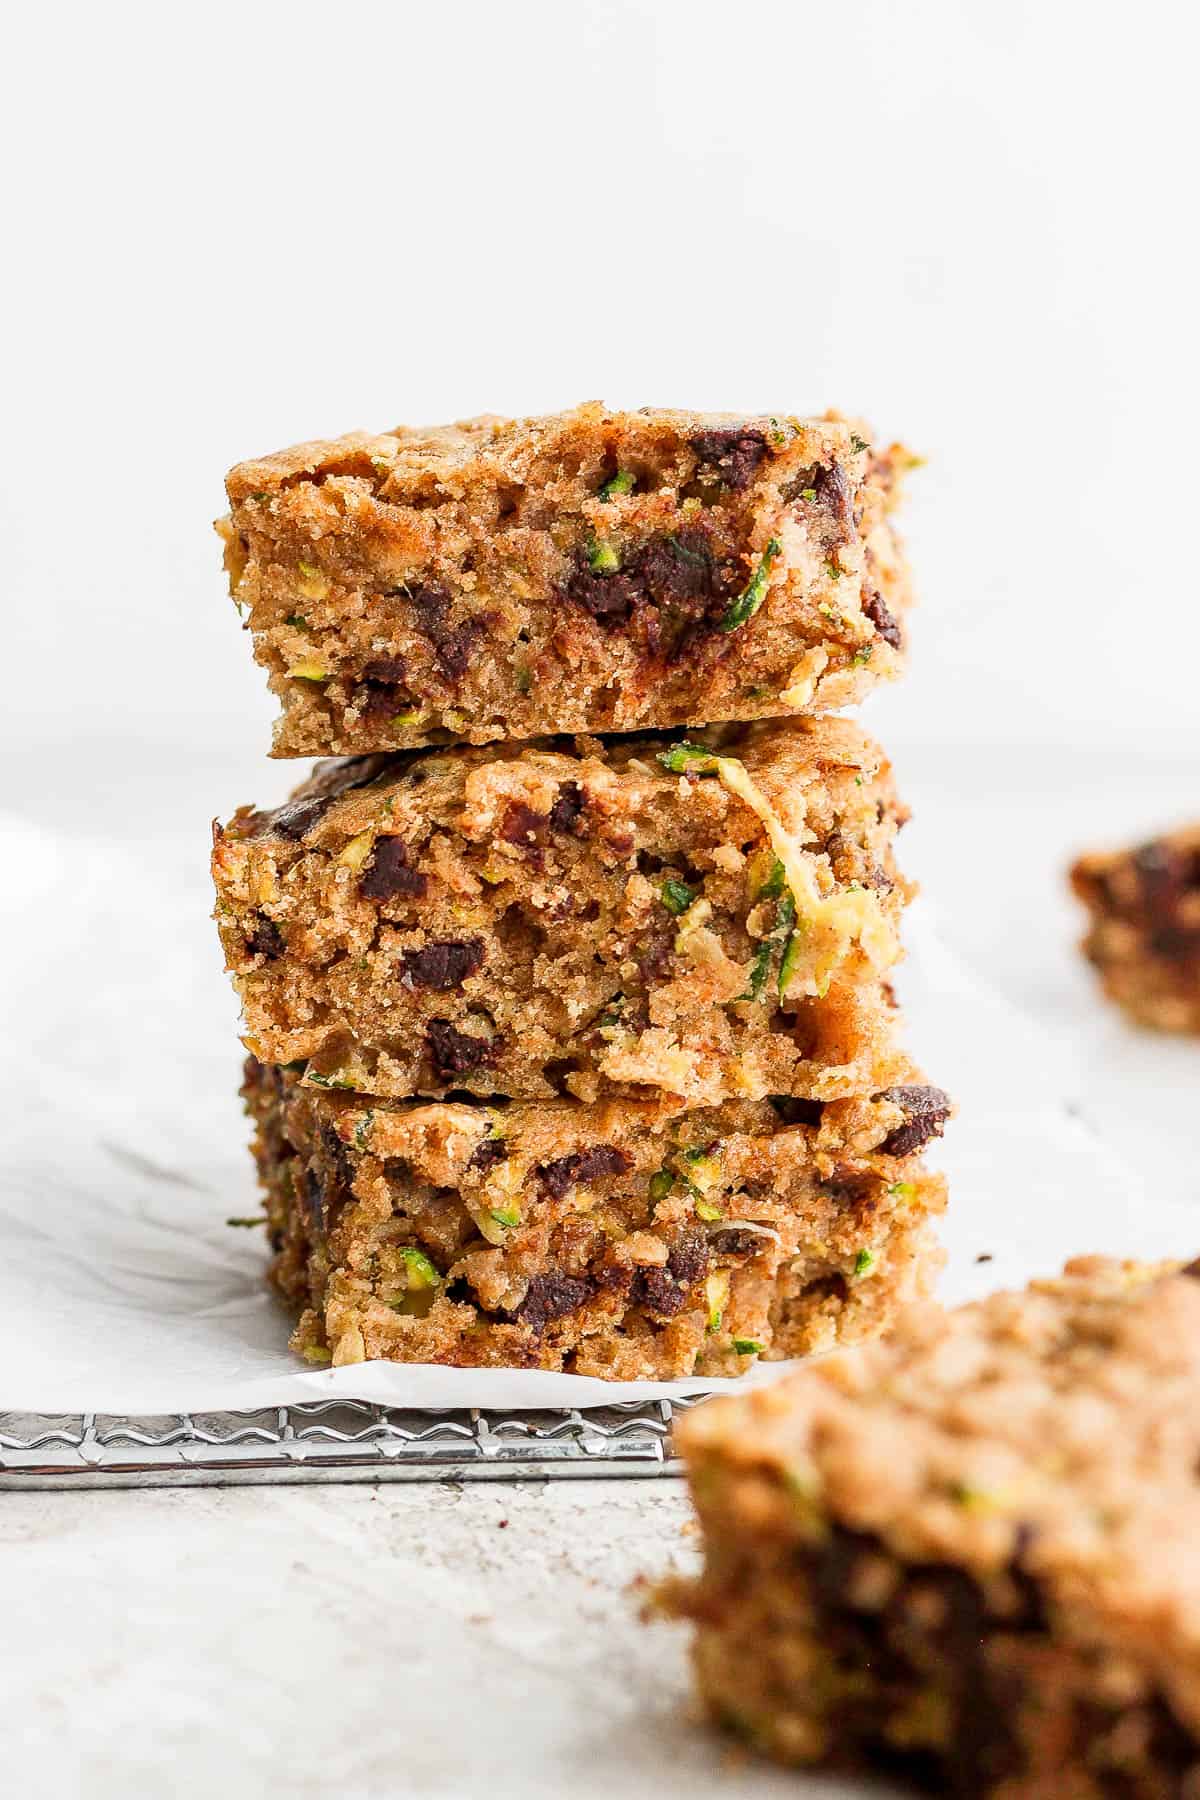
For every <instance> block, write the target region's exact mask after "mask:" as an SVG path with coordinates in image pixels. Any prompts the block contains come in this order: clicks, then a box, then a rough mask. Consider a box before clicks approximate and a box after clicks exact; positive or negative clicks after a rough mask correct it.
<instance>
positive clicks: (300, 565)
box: [218, 405, 914, 756]
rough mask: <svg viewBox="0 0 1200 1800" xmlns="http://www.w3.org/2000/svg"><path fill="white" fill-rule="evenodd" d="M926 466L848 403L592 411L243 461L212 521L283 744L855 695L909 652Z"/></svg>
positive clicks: (488, 735)
mask: <svg viewBox="0 0 1200 1800" xmlns="http://www.w3.org/2000/svg"><path fill="white" fill-rule="evenodd" d="M913 460H914V459H913V458H911V457H909V456H908V455H907V454H906V453H905V452H904V451H902V450H901V449H900V448H899V446H895V445H893V446H892V447H891V448H889V449H886V450H883V451H876V450H874V449H873V448H872V447H871V445H870V444H869V443H868V442H867V441H866V439H865V438H864V437H862V436H860V435H859V433H858V431H856V430H855V429H854V428H853V427H851V426H850V425H848V424H846V423H845V422H843V421H841V420H839V419H837V418H833V417H830V418H826V419H796V418H790V417H782V416H780V417H777V418H757V417H756V418H741V417H734V416H726V415H720V416H706V415H702V414H696V413H686V412H658V411H651V410H647V411H644V412H633V413H626V412H608V411H606V410H605V409H604V408H603V407H602V406H599V405H589V406H582V407H579V408H578V409H577V410H576V411H574V412H569V413H564V414H562V415H559V416H556V417H551V418H542V419H526V420H509V419H496V418H480V419H473V420H468V421H467V422H466V423H464V424H460V425H452V426H446V427H442V428H437V429H431V430H410V429H402V430H397V431H392V432H385V433H383V434H381V435H379V436H371V435H369V434H367V433H362V432H359V433H354V434H352V435H350V436H348V437H342V438H337V439H334V440H332V441H330V442H325V443H309V444H301V445H298V446H297V447H296V448H294V449H291V450H284V451H281V452H280V453H279V454H277V455H274V456H267V457H263V458H260V459H258V460H256V461H252V462H245V463H241V464H239V466H238V467H237V468H235V469H234V470H233V471H232V472H231V474H230V475H229V477H228V481H227V484H226V485H227V489H228V495H229V504H230V513H229V516H228V517H227V518H225V519H223V520H221V521H220V522H219V525H218V529H219V531H220V532H221V533H222V536H223V538H224V541H225V552H226V567H227V570H228V574H229V580H230V586H231V590H232V593H233V595H234V598H235V599H236V600H237V602H238V604H239V606H240V607H241V608H243V609H245V611H246V613H247V624H248V626H249V629H250V631H251V633H252V634H253V639H254V654H255V656H256V658H257V660H258V661H259V662H260V663H262V664H263V665H264V666H265V668H266V669H267V670H268V671H269V676H270V685H271V687H272V689H273V691H274V692H275V693H276V695H278V697H279V699H280V700H281V702H282V708H283V710H282V714H281V717H280V719H279V721H278V723H277V726H276V729H275V739H274V754H275V755H277V756H308V755H327V754H330V753H333V754H355V753H361V752H366V751H377V750H390V749H406V748H410V747H412V746H416V745H421V744H430V743H437V742H445V741H449V740H466V741H469V742H472V743H485V742H488V741H490V740H493V739H498V738H531V737H537V736H540V735H543V734H545V733H547V732H556V731H588V732H605V731H629V730H635V729H637V730H642V729H647V728H661V727H667V726H673V725H690V724H707V723H711V722H713V721H714V720H717V721H719V720H727V719H751V718H761V717H769V716H777V715H781V714H785V713H793V712H801V711H805V710H815V711H828V710H830V709H836V708H838V707H842V706H845V705H846V704H848V703H849V702H851V701H854V700H856V699H858V698H859V696H860V695H861V694H863V693H864V692H865V691H866V690H867V688H868V687H869V686H870V685H871V684H872V683H874V682H875V681H877V680H879V679H881V678H886V677H889V676H892V675H895V674H896V673H897V672H898V671H899V669H900V667H901V664H902V660H903V631H902V619H903V616H904V613H905V610H906V608H907V605H908V601H909V587H908V575H907V570H906V567H905V563H904V559H903V556H902V553H901V550H900V548H899V546H898V543H897V540H896V538H895V535H894V533H893V530H892V526H891V523H890V519H889V513H890V509H891V507H892V504H893V501H894V499H895V495H896V489H897V484H898V480H899V477H900V476H901V474H902V473H903V471H904V469H905V468H906V467H907V466H909V465H910V464H911V463H912V461H913Z"/></svg>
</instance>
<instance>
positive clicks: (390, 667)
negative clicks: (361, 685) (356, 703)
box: [360, 656, 405, 687]
mask: <svg viewBox="0 0 1200 1800" xmlns="http://www.w3.org/2000/svg"><path fill="white" fill-rule="evenodd" d="M360 675H361V678H362V680H363V681H378V682H381V683H382V684H383V685H385V686H387V687H400V686H402V685H403V682H404V680H405V669H404V664H403V662H402V661H401V660H400V658H399V657H398V656H380V657H377V658H376V659H375V661H374V662H369V663H364V664H363V666H362V669H361V671H360Z"/></svg>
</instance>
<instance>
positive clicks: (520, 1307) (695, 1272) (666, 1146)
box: [243, 1058, 948, 1380]
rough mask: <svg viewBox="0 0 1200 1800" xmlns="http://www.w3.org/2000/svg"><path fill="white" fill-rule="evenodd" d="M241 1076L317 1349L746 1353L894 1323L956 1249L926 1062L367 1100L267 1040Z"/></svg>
mask: <svg viewBox="0 0 1200 1800" xmlns="http://www.w3.org/2000/svg"><path fill="white" fill-rule="evenodd" d="M909 1074H910V1076H911V1071H909ZM243 1094H244V1097H245V1100H246V1104H247V1110H248V1111H249V1113H250V1115H251V1117H252V1119H253V1121H254V1125H255V1142H254V1154H255V1157H256V1160H257V1164H258V1171H259V1177H260V1180H261V1183H262V1187H263V1189H264V1192H265V1195H266V1211H267V1219H266V1223H267V1226H268V1230H269V1233H270V1238H271V1243H272V1247H273V1250H274V1253H275V1254H274V1262H273V1264H272V1269H271V1276H272V1280H273V1282H274V1284H275V1286H276V1288H277V1289H278V1290H279V1291H280V1293H281V1294H282V1295H283V1296H284V1297H285V1298H286V1299H287V1300H288V1301H289V1302H291V1303H292V1304H293V1305H294V1306H296V1307H297V1308H301V1309H303V1312H302V1316H301V1319H300V1323H299V1325H298V1327H297V1329H296V1333H295V1336H294V1337H293V1340H292V1341H293V1345H294V1347H295V1348H296V1349H297V1350H299V1351H300V1352H301V1353H302V1354H303V1355H304V1356H305V1357H307V1358H308V1359H309V1360H310V1361H312V1362H317V1363H322V1362H328V1361H330V1360H332V1361H333V1362H334V1363H336V1364H343V1363H352V1362H361V1361H363V1360H364V1358H386V1359H391V1360H394V1361H399V1362H437V1363H447V1364H453V1365H459V1366H483V1365H506V1366H516V1367H525V1368H543V1369H558V1370H566V1371H568V1372H572V1373H575V1374H581V1375H595V1376H600V1377H603V1378H608V1379H613V1380H622V1379H629V1380H633V1379H638V1378H641V1377H660V1378H667V1377H672V1376H680V1375H690V1374H692V1373H694V1372H700V1373H703V1374H738V1373H740V1372H741V1371H742V1370H743V1369H745V1368H747V1367H748V1366H749V1364H750V1362H751V1360H752V1359H753V1358H755V1357H757V1356H765V1357H781V1356H797V1355H803V1354H807V1353H808V1352H811V1351H816V1350H824V1349H827V1348H828V1347H829V1346H830V1345H832V1344H837V1343H841V1344H846V1343H855V1342H857V1341H859V1340H860V1339H863V1338H865V1337H869V1336H872V1335H874V1334H875V1333H877V1332H879V1331H881V1330H883V1329H885V1328H886V1326H887V1325H888V1323H889V1322H890V1320H891V1318H892V1316H893V1314H894V1312H895V1310H896V1308H897V1307H898V1306H899V1305H900V1304H902V1303H903V1302H904V1301H905V1300H907V1299H909V1298H911V1297H912V1296H913V1295H914V1294H918V1293H920V1292H922V1291H924V1288H925V1284H926V1281H927V1278H928V1276H929V1275H930V1273H931V1272H932V1271H933V1270H934V1269H935V1268H936V1267H937V1264H938V1262H939V1260H940V1255H939V1252H938V1251H937V1248H936V1245H935V1242H934V1239H933V1236H932V1229H931V1225H930V1220H931V1217H932V1216H933V1215H934V1214H936V1213H937V1212H939V1211H940V1210H941V1208H942V1206H943V1204H944V1196H943V1185H942V1181H941V1178H940V1176H936V1175H932V1174H929V1173H928V1172H927V1171H926V1170H925V1169H924V1168H923V1167H922V1165H921V1162H920V1160H919V1157H918V1155H917V1154H916V1150H915V1149H914V1145H916V1146H919V1145H920V1144H922V1143H923V1142H925V1141H926V1140H927V1138H928V1136H930V1135H933V1134H935V1133H936V1132H937V1131H938V1130H940V1127H941V1120H942V1119H943V1118H944V1117H945V1113H946V1111H947V1110H948V1104H947V1102H946V1099H945V1096H944V1095H943V1094H941V1093H940V1091H939V1090H938V1089H934V1088H928V1087H924V1086H922V1085H920V1083H919V1082H915V1081H912V1080H910V1081H909V1082H908V1083H906V1084H903V1085H902V1086H901V1087H899V1088H897V1089H895V1090H894V1091H892V1092H889V1093H884V1094H880V1095H877V1096H875V1097H874V1098H872V1099H870V1100H839V1101H832V1102H831V1103H830V1104H828V1105H826V1106H822V1105H821V1104H820V1103H819V1102H814V1101H796V1100H779V1101H776V1102H774V1103H772V1102H769V1101H765V1100H763V1101H758V1102H750V1101H738V1102H728V1103H726V1104H725V1105H723V1106H717V1107H711V1108H704V1109H700V1110H697V1111H693V1112H676V1113H672V1112H671V1111H669V1110H668V1109H667V1108H665V1107H663V1106H661V1105H656V1104H654V1103H651V1102H645V1101H643V1102H630V1101H607V1102H601V1103H598V1104H596V1105H591V1106H588V1105H582V1104H580V1103H579V1102H575V1101H569V1100H551V1101H540V1102H520V1101H513V1102H494V1103H492V1104H485V1103H484V1102H482V1101H478V1100H459V1101H443V1102H437V1101H435V1102H420V1101H394V1100H393V1101H370V1100H366V1099H363V1098H361V1097H359V1096H356V1095H351V1094H345V1093H341V1094H339V1093H331V1092H328V1091H325V1092H322V1091H321V1090H319V1089H313V1088H311V1087H305V1086H304V1085H303V1084H302V1083H301V1082H300V1081H299V1079H298V1078H297V1077H296V1075H295V1074H293V1073H290V1072H288V1071H287V1070H283V1069H279V1068H275V1067H267V1066H264V1065H263V1064H261V1063H259V1062H256V1061H255V1060H254V1058H251V1059H250V1061H249V1062H248V1063H247V1065H246V1079H245V1085H244V1088H243ZM931 1119H932V1120H933V1121H934V1122H933V1124H932V1125H930V1123H929V1121H930V1120H931ZM914 1120H918V1121H921V1123H920V1125H919V1127H918V1128H917V1129H916V1130H915V1131H914Z"/></svg>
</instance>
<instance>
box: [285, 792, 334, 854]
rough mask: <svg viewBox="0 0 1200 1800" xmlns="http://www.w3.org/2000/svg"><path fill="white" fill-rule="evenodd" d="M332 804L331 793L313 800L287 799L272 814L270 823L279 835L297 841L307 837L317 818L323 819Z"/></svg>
mask: <svg viewBox="0 0 1200 1800" xmlns="http://www.w3.org/2000/svg"><path fill="white" fill-rule="evenodd" d="M332 804H333V796H332V795H324V796H321V797H320V798H316V799H313V800H289V801H288V803H287V805H286V806H281V807H280V808H279V810H278V812H276V813H274V814H272V817H271V824H272V826H273V828H274V829H275V830H276V831H277V832H278V833H279V835H280V837H285V838H291V840H292V841H293V843H297V844H298V843H299V842H300V840H301V838H303V837H307V836H308V833H309V832H310V831H311V830H312V828H313V826H314V825H315V824H316V823H317V822H318V820H320V819H323V818H324V816H325V814H326V813H327V812H328V811H329V808H330V807H331V806H332Z"/></svg>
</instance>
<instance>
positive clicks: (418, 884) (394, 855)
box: [358, 837, 429, 900]
mask: <svg viewBox="0 0 1200 1800" xmlns="http://www.w3.org/2000/svg"><path fill="white" fill-rule="evenodd" d="M428 887H429V882H428V879H427V878H426V877H425V876H424V875H422V874H421V872H420V870H419V869H414V868H413V866H412V852H411V851H410V849H409V847H408V845H407V844H406V843H405V841H404V839H403V838H402V837H378V838H376V839H375V849H374V853H373V854H372V857H371V860H370V862H369V863H368V864H367V867H366V870H365V872H364V874H363V878H362V880H361V881H360V882H359V884H358V891H359V893H360V894H361V895H362V896H363V898H364V899H366V900H395V899H396V898H397V897H399V896H403V897H404V898H405V899H406V900H420V899H422V898H423V897H424V895H425V893H426V890H427V889H428Z"/></svg>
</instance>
